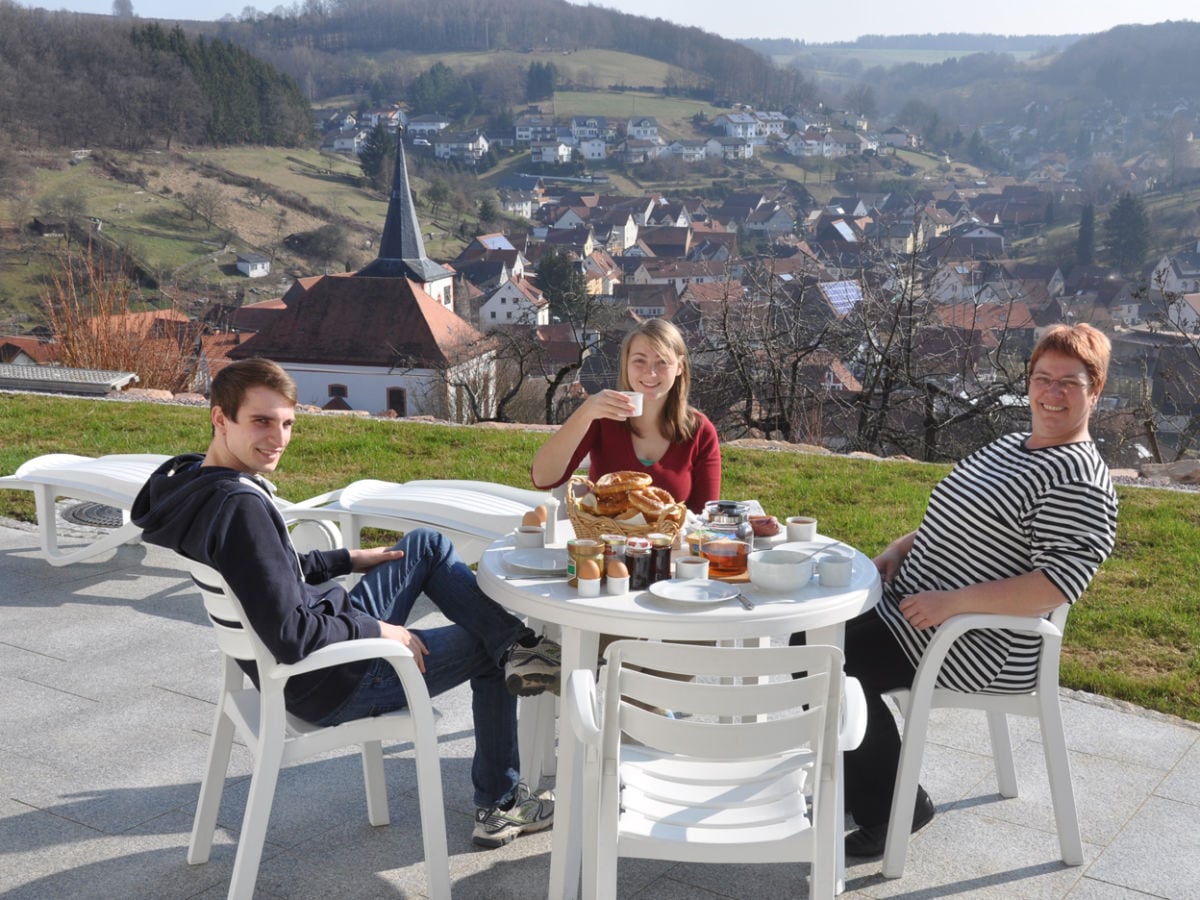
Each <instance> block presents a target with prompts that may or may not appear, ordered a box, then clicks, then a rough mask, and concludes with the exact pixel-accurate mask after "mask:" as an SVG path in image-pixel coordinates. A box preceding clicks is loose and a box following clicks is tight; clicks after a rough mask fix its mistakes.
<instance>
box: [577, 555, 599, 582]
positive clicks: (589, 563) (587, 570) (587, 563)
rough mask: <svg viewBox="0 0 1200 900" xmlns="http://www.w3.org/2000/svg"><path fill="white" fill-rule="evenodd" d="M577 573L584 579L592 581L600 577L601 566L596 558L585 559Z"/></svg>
mask: <svg viewBox="0 0 1200 900" xmlns="http://www.w3.org/2000/svg"><path fill="white" fill-rule="evenodd" d="M577 574H578V575H579V577H580V578H582V579H583V580H584V581H592V580H593V579H596V578H599V577H600V566H599V564H598V563H597V562H596V561H595V560H594V559H585V560H583V561H582V562H581V563H580V564H579V569H578V573H577Z"/></svg>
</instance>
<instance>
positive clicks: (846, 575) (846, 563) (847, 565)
mask: <svg viewBox="0 0 1200 900" xmlns="http://www.w3.org/2000/svg"><path fill="white" fill-rule="evenodd" d="M852 566H853V560H851V559H850V557H849V556H844V555H842V554H841V553H826V554H825V555H824V556H822V557H821V558H820V559H819V560H818V561H817V577H818V578H819V579H820V580H821V586H822V587H845V586H846V585H848V584H849V583H850V570H851V568H852Z"/></svg>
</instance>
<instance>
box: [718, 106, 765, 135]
mask: <svg viewBox="0 0 1200 900" xmlns="http://www.w3.org/2000/svg"><path fill="white" fill-rule="evenodd" d="M713 127H714V128H719V129H720V130H721V132H722V133H723V134H724V135H725V137H736V138H754V137H758V118H757V117H756V116H755V115H754V114H753V113H747V112H732V113H722V114H721V115H719V116H717V117H716V118H715V119H713Z"/></svg>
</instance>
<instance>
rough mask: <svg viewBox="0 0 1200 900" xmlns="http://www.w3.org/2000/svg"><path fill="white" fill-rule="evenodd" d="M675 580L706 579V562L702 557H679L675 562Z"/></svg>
mask: <svg viewBox="0 0 1200 900" xmlns="http://www.w3.org/2000/svg"><path fill="white" fill-rule="evenodd" d="M675 577H676V578H707V577H708V560H707V559H705V558H704V557H703V556H681V557H680V558H679V559H677V560H675Z"/></svg>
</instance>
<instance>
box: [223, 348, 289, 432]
mask: <svg viewBox="0 0 1200 900" xmlns="http://www.w3.org/2000/svg"><path fill="white" fill-rule="evenodd" d="M254 387H265V388H269V389H270V390H272V391H275V392H277V393H280V394H283V396H285V397H287V399H288V400H290V401H291V402H292V405H293V406H295V405H296V399H297V397H298V396H299V393H298V392H297V390H296V382H294V381H293V380H292V376H291V375H289V374H288V373H287V372H285V371H284V370H283V367H282V366H281V365H279V363H276V362H272V361H271V360H269V359H261V358H259V357H255V358H253V359H239V360H237V361H236V362H232V363H230V364H229V365H227V366H226V367H225V368H223V369H222V370H221V371H220V372H218V373H217V377H216V378H214V379H213V382H212V389H211V390H210V391H209V405H210V406H214V407H216V406H219V407H221V412H223V413H225V415H227V416H229V418H230V419H232V420H233V421H234V422H236V421H237V414H238V409H240V408H241V405H242V401H243V400H245V399H246V391H248V390H250V388H254Z"/></svg>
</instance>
